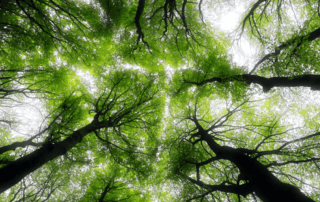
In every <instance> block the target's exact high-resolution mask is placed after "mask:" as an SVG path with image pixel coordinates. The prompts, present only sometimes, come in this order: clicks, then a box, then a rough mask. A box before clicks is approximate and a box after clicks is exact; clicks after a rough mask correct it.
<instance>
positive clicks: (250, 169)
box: [201, 132, 314, 202]
mask: <svg viewBox="0 0 320 202" xmlns="http://www.w3.org/2000/svg"><path fill="white" fill-rule="evenodd" d="M201 139H203V140H205V141H206V143H207V144H208V146H209V147H210V149H211V150H212V151H213V152H214V153H215V154H216V155H217V157H219V158H223V159H226V160H229V161H231V162H232V163H234V164H235V165H236V166H237V167H238V168H239V170H240V172H241V173H242V174H243V175H245V177H246V179H247V180H248V181H249V184H250V185H251V186H253V189H254V192H255V193H256V195H257V196H258V197H259V198H260V199H261V200H262V201H264V202H269V201H270V202H283V201H290V202H302V201H304V202H314V201H313V200H312V199H310V198H309V197H307V196H306V195H305V194H303V193H302V192H301V191H300V190H299V189H298V188H297V187H295V186H293V185H290V184H287V183H284V182H281V181H280V180H279V179H278V178H276V177H275V176H274V175H273V174H272V173H271V172H270V171H269V170H268V169H267V168H266V167H265V166H264V165H262V164H261V163H260V162H259V161H258V160H256V159H254V158H252V157H250V156H248V155H246V154H244V153H243V152H240V151H239V150H237V149H234V148H232V147H228V146H220V145H219V144H218V143H216V142H215V141H214V140H213V139H212V137H211V136H210V135H208V134H207V133H206V132H202V134H201Z"/></svg>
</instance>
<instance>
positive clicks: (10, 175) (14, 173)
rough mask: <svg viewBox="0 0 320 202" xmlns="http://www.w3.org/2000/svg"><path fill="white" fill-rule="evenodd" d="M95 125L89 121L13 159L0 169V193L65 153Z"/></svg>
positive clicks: (91, 130) (93, 128)
mask: <svg viewBox="0 0 320 202" xmlns="http://www.w3.org/2000/svg"><path fill="white" fill-rule="evenodd" d="M96 128H97V127H95V125H94V124H93V123H92V122H91V123H90V124H89V125H87V126H85V127H83V128H81V129H79V130H77V131H74V132H73V134H72V135H71V136H70V137H68V138H66V139H65V140H63V141H61V142H59V143H56V144H51V143H48V144H44V145H43V146H42V147H41V148H39V149H37V150H35V151H34V152H31V153H30V154H28V155H26V156H24V157H21V158H19V159H17V160H16V161H13V162H12V163H10V164H9V165H7V166H6V167H3V168H1V169H0V193H2V192H4V191H6V190H7V189H9V188H10V187H12V186H14V185H15V184H17V183H18V182H20V181H21V180H22V179H23V178H24V177H26V176H27V175H28V174H30V173H32V172H33V171H35V170H37V169H38V168H40V167H41V166H42V165H44V164H46V163H47V162H49V161H51V160H53V159H55V158H57V157H59V156H61V155H63V154H65V153H66V152H67V151H69V150H70V149H71V148H73V147H74V146H75V145H76V144H78V143H80V142H81V140H82V138H83V137H84V136H86V135H87V134H89V133H90V132H93V131H94V130H95V129H96Z"/></svg>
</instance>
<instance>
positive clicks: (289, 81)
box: [185, 74, 320, 92]
mask: <svg viewBox="0 0 320 202" xmlns="http://www.w3.org/2000/svg"><path fill="white" fill-rule="evenodd" d="M230 81H244V82H246V83H247V84H249V85H250V84H251V83H255V84H259V85H261V86H262V87H263V91H264V92H268V91H269V90H270V89H271V88H273V87H311V90H320V75H312V74H309V75H302V76H299V77H295V78H289V77H271V78H265V77H262V76H257V75H250V74H242V75H235V76H230V77H226V78H220V77H213V78H211V79H206V80H204V81H202V82H191V81H185V83H191V84H195V85H197V86H201V85H204V84H206V83H213V82H219V83H224V82H230Z"/></svg>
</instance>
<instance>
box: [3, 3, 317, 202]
mask: <svg viewBox="0 0 320 202" xmlns="http://www.w3.org/2000/svg"><path fill="white" fill-rule="evenodd" d="M257 2H258V1H257ZM259 2H260V1H259ZM255 3H256V2H253V3H252V4H250V5H249V4H248V5H249V7H248V8H247V11H246V12H245V15H244V16H243V21H242V23H244V24H242V25H243V26H240V31H241V33H242V34H246V36H248V37H249V39H250V40H251V43H255V44H257V45H258V46H259V47H261V48H263V49H264V50H265V51H267V52H268V54H269V55H270V57H268V58H267V59H266V60H264V61H262V62H261V64H259V65H260V66H259V65H258V66H259V67H258V68H259V69H258V70H257V71H256V72H254V73H256V74H258V75H260V76H266V77H272V76H285V77H287V78H289V79H291V80H292V79H293V78H299V76H300V78H301V76H302V75H304V74H311V73H312V74H319V61H320V60H319V54H318V49H319V40H317V38H318V36H317V35H315V33H313V32H314V31H315V30H317V29H318V27H319V22H320V21H319V15H318V10H319V5H318V2H316V1H302V0H301V1H298V0H297V1H292V2H290V4H292V9H293V10H294V11H296V12H297V13H299V15H300V17H301V19H303V20H302V21H303V24H301V23H300V24H299V23H297V24H295V25H294V26H291V24H293V23H295V22H294V21H293V20H292V18H291V17H292V13H291V12H292V11H291V8H290V7H289V6H290V5H289V2H286V1H276V0H274V1H267V2H264V3H261V4H260V5H259V6H257V7H255V9H254V10H252V9H251V8H253V6H254V5H255ZM212 4H216V6H219V4H218V2H212ZM201 5H202V1H200V2H198V3H196V2H190V1H184V0H175V1H171V0H170V1H164V0H161V1H143V0H140V1H114V0H107V1H105V0H103V1H102V0H94V1H90V2H89V3H88V2H87V1H71V0H17V1H8V2H7V3H6V4H4V5H1V6H0V16H1V18H0V40H1V44H0V150H1V149H3V148H6V147H5V146H12V147H11V148H9V149H7V150H5V149H3V152H2V153H1V154H0V169H1V168H4V167H6V166H7V165H10V163H11V162H15V161H17V160H19V159H21V158H24V157H28V156H32V154H34V153H35V151H37V150H38V149H40V148H51V147H49V146H50V145H51V146H52V145H59V144H60V143H62V142H63V141H65V140H67V139H68V138H71V137H72V138H74V139H76V138H79V139H81V140H79V143H78V144H76V145H75V146H73V147H72V148H71V149H70V150H68V151H67V152H66V153H65V154H62V152H61V151H60V152H61V154H59V156H58V157H54V158H53V159H52V160H50V161H48V162H46V163H45V164H44V165H42V167H41V168H39V169H38V170H36V171H34V172H31V173H27V174H26V175H25V176H24V178H23V180H22V181H20V182H18V183H17V184H16V185H14V186H12V187H11V188H10V189H8V190H7V191H6V192H4V193H2V194H0V201H4V202H7V201H10V200H11V201H83V202H91V201H141V202H144V201H238V200H239V197H241V201H253V200H255V198H257V196H256V195H255V194H254V193H253V192H252V193H251V195H248V196H247V197H246V198H245V197H243V196H238V194H236V191H234V190H231V191H229V192H228V191H224V190H222V191H221V190H215V191H212V190H211V191H210V187H209V186H210V185H217V186H221V187H223V186H225V185H230V186H231V185H237V183H240V185H244V184H245V183H246V180H241V181H240V182H239V181H238V182H237V180H238V175H239V174H240V170H241V169H243V168H240V167H237V164H236V163H235V161H231V160H230V159H229V160H228V159H227V158H226V157H224V158H221V159H215V158H216V157H217V156H218V157H219V154H218V153H219V152H215V150H214V149H213V148H212V145H211V146H209V144H208V143H207V142H206V140H205V139H204V135H203V134H204V133H206V134H207V135H209V137H210V138H212V140H213V141H214V143H215V144H216V145H215V146H216V147H217V148H219V149H221V148H229V149H230V148H231V149H233V150H232V151H238V152H240V153H241V154H245V155H246V156H249V157H251V158H252V159H255V160H257V161H258V162H259V163H260V164H261V165H263V166H265V167H267V168H268V169H269V170H270V172H271V173H272V174H273V175H275V176H276V177H277V178H278V179H280V180H281V181H282V182H286V183H290V184H294V185H296V186H297V187H298V188H300V189H301V190H302V191H303V192H304V193H308V194H309V197H311V198H313V199H314V200H318V199H319V200H320V198H319V197H320V196H319V194H318V193H319V192H318V187H320V185H319V166H320V165H319V163H318V161H319V158H318V156H319V152H320V151H319V141H320V140H319V136H320V135H319V134H318V133H319V121H320V120H319V119H320V116H319V113H318V111H319V109H318V108H319V107H318V106H319V104H318V103H317V101H312V102H314V103H316V104H314V103H312V102H311V101H310V102H307V101H306V99H309V98H308V97H307V95H305V94H304V93H305V92H302V93H301V94H302V98H303V99H302V100H303V102H304V105H303V106H302V104H301V103H302V102H301V103H300V102H299V101H298V100H295V99H296V98H297V97H298V93H297V92H295V91H289V90H288V89H285V90H280V89H276V88H273V89H272V91H269V92H268V93H266V94H262V91H261V88H259V87H257V86H256V85H248V83H251V81H250V82H249V81H248V82H244V74H248V71H247V70H248V69H249V64H246V66H245V67H244V66H239V65H237V64H235V63H234V62H232V56H230V55H229V50H230V47H231V46H232V43H231V42H233V41H232V39H230V38H229V36H227V35H225V34H223V33H221V32H220V31H219V30H218V29H214V28H212V26H211V25H210V24H209V23H207V24H206V25H205V24H204V23H203V18H202V17H203V16H202V10H199V9H200V7H201ZM221 5H225V4H223V3H222V4H221ZM317 5H318V6H317ZM142 7H143V9H142ZM139 14H140V15H139ZM241 28H242V29H241ZM319 36H320V35H319ZM311 38H312V40H310V39H311ZM279 47H280V48H279ZM277 48H279V50H280V52H279V53H276V51H277ZM167 70H168V71H167ZM169 70H170V71H171V72H169ZM315 82H317V81H315ZM312 93H314V94H315V95H318V92H316V91H314V92H312ZM267 96H271V97H268V98H267ZM308 96H310V95H308ZM310 97H311V96H310ZM315 100H317V99H315ZM300 104H301V106H300ZM21 106H23V107H24V108H23V110H25V112H24V114H23V116H21V115H20V114H19V113H18V112H17V111H16V110H17V109H21V108H18V107H21ZM30 106H31V108H34V109H35V110H37V111H38V112H37V114H36V113H30V114H27V113H28V112H29V108H28V107H30ZM19 116H20V117H19ZM34 116H39V118H40V119H41V120H40V121H37V123H36V124H31V122H30V124H29V123H28V122H27V120H28V119H27V118H30V117H34ZM24 119H25V120H26V121H25V122H23V121H21V120H24ZM21 125H24V126H25V127H26V128H29V129H28V130H26V129H23V127H21ZM82 129H84V130H82ZM77 131H81V132H80V136H81V137H80V136H79V134H78V133H76V132H77ZM88 131H89V132H88ZM74 134H78V136H77V137H74ZM21 142H23V143H25V144H24V145H21V144H20V143H21ZM15 143H19V144H20V145H19V144H15ZM16 145H18V146H16ZM48 145H49V146H48ZM217 145H218V146H217ZM215 149H216V148H215ZM219 158H220V157H219ZM17 175H18V174H17ZM305 179H306V180H305ZM201 183H202V184H201ZM306 187H307V188H306Z"/></svg>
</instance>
